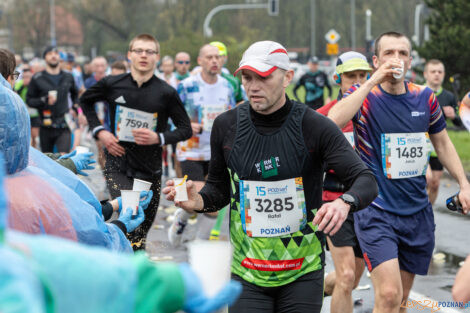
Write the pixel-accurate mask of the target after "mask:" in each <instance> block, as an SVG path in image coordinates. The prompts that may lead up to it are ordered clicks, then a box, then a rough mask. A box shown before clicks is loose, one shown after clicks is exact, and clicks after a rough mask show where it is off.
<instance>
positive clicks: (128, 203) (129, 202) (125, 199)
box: [121, 190, 140, 215]
mask: <svg viewBox="0 0 470 313" xmlns="http://www.w3.org/2000/svg"><path fill="white" fill-rule="evenodd" d="M139 199H140V191H134V190H121V200H122V211H121V212H126V210H127V208H131V209H132V215H137V210H138V208H139Z"/></svg>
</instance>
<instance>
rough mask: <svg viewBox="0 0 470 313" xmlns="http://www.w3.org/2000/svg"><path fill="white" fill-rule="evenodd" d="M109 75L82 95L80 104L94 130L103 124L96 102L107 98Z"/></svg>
mask: <svg viewBox="0 0 470 313" xmlns="http://www.w3.org/2000/svg"><path fill="white" fill-rule="evenodd" d="M106 82H107V77H105V78H103V79H100V81H98V82H97V83H96V84H94V85H93V86H91V87H90V88H88V89H87V90H86V91H85V92H84V93H83V94H82V96H81V97H80V100H79V102H80V106H81V108H82V110H83V114H85V116H86V119H87V121H88V125H90V129H91V130H93V129H95V128H96V127H98V126H102V125H101V122H100V120H99V119H98V115H97V114H96V111H95V102H98V101H105V100H106V90H107V84H106Z"/></svg>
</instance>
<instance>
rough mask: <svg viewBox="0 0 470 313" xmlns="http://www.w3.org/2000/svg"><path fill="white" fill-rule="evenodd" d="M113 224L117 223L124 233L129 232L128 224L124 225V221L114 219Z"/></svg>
mask: <svg viewBox="0 0 470 313" xmlns="http://www.w3.org/2000/svg"><path fill="white" fill-rule="evenodd" d="M111 224H114V225H116V226H117V227H118V228H119V229H120V230H121V231H122V232H123V233H124V234H127V228H126V225H124V223H123V222H121V221H119V220H114V221H112V222H111Z"/></svg>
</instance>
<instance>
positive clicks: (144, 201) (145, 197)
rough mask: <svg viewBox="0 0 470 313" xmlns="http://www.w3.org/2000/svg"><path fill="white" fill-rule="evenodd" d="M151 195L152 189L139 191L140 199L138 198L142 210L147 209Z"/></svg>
mask: <svg viewBox="0 0 470 313" xmlns="http://www.w3.org/2000/svg"><path fill="white" fill-rule="evenodd" d="M152 197H153V191H152V190H149V191H141V192H140V199H139V206H141V207H142V208H143V209H144V210H145V209H147V207H148V206H149V203H150V201H151V200H152Z"/></svg>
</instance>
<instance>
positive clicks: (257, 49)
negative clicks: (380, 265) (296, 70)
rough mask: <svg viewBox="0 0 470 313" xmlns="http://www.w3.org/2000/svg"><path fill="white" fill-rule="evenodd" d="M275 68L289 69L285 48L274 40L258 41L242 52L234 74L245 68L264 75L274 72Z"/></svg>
mask: <svg viewBox="0 0 470 313" xmlns="http://www.w3.org/2000/svg"><path fill="white" fill-rule="evenodd" d="M276 68H280V69H283V70H289V68H290V66H289V56H288V55H287V50H286V48H284V47H283V46H282V45H281V44H279V43H277V42H274V41H258V42H255V43H254V44H252V45H251V46H250V47H249V48H248V49H246V51H245V53H243V57H242V60H241V61H240V65H239V67H238V69H237V70H236V71H235V73H234V75H236V74H237V73H238V72H239V71H240V70H243V69H245V70H250V71H253V72H255V73H256V74H258V75H260V76H263V77H266V76H268V75H270V74H271V73H272V72H274V71H275V70H276Z"/></svg>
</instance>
